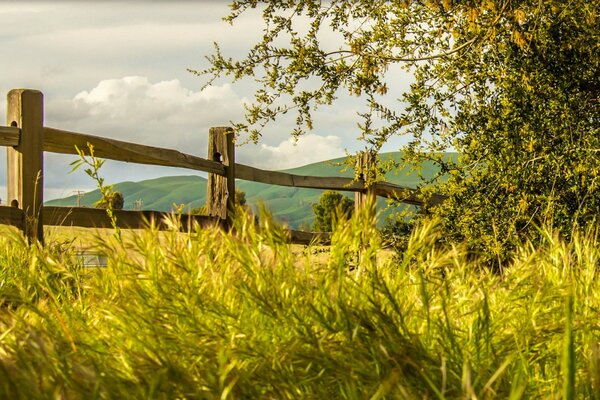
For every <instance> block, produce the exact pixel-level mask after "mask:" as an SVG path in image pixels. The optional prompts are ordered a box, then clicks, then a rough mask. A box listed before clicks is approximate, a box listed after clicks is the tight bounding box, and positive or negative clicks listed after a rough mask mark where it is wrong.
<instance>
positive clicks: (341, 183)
mask: <svg viewBox="0 0 600 400" xmlns="http://www.w3.org/2000/svg"><path fill="white" fill-rule="evenodd" d="M235 177H236V178H238V179H244V180H247V181H254V182H261V183H267V184H271V185H279V186H291V187H302V188H310V189H325V190H346V191H350V192H357V191H361V190H364V185H363V184H361V183H359V182H355V181H354V180H353V179H351V178H343V177H337V176H332V177H317V176H304V175H295V174H288V173H286V172H277V171H267V170H263V169H259V168H254V167H250V166H248V165H244V164H236V170H235Z"/></svg>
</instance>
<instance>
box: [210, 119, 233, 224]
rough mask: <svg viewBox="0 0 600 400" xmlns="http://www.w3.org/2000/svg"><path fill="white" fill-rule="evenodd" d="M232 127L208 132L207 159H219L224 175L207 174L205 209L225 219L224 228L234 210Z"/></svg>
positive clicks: (212, 129)
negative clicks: (223, 167) (223, 168)
mask: <svg viewBox="0 0 600 400" xmlns="http://www.w3.org/2000/svg"><path fill="white" fill-rule="evenodd" d="M233 139H234V134H233V129H232V128H229V127H218V128H210V131H209V133H208V159H209V160H213V161H220V162H221V163H223V165H224V166H225V176H220V175H217V174H212V173H209V174H208V184H207V190H206V211H207V213H208V215H210V216H217V217H219V218H221V219H223V220H224V221H225V229H229V228H231V221H232V218H233V214H234V212H235V144H234V142H233Z"/></svg>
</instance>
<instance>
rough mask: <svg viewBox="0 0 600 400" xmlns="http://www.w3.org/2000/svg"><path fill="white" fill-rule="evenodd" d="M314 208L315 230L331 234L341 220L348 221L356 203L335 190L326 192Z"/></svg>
mask: <svg viewBox="0 0 600 400" xmlns="http://www.w3.org/2000/svg"><path fill="white" fill-rule="evenodd" d="M312 208H313V211H314V213H315V220H314V222H313V230H314V231H315V232H331V231H333V227H334V226H335V225H336V224H337V221H338V219H339V218H345V219H347V218H348V217H349V216H350V215H352V211H353V210H354V201H353V200H351V199H349V198H348V197H346V196H344V195H342V194H340V193H339V192H336V191H335V190H326V191H324V192H323V194H322V195H321V197H319V202H318V203H315V204H313V205H312Z"/></svg>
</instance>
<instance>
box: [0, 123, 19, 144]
mask: <svg viewBox="0 0 600 400" xmlns="http://www.w3.org/2000/svg"><path fill="white" fill-rule="evenodd" d="M20 138H21V129H19V128H17V127H14V126H0V146H18V145H19V139H20Z"/></svg>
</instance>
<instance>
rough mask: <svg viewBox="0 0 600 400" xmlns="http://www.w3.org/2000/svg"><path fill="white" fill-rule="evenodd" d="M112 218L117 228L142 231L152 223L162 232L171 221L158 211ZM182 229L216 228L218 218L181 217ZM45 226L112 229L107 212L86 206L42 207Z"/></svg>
mask: <svg viewBox="0 0 600 400" xmlns="http://www.w3.org/2000/svg"><path fill="white" fill-rule="evenodd" d="M114 215H115V217H116V220H117V225H118V226H119V228H123V229H144V228H147V227H148V222H149V221H154V222H155V224H156V226H157V227H158V228H159V229H161V230H165V229H169V224H167V223H166V222H165V221H166V220H167V219H170V218H172V216H173V214H172V213H167V212H161V211H129V210H115V211H114ZM179 217H180V218H181V227H182V229H183V230H188V229H189V228H190V227H191V224H192V223H193V222H196V223H198V225H199V226H200V227H201V228H207V227H212V226H218V225H220V224H221V221H220V220H219V219H218V218H214V217H208V216H205V215H187V214H182V215H180V216H179ZM44 225H55V226H79V227H83V228H112V224H111V221H110V219H109V218H108V215H106V210H103V209H99V208H87V207H54V206H46V207H44Z"/></svg>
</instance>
